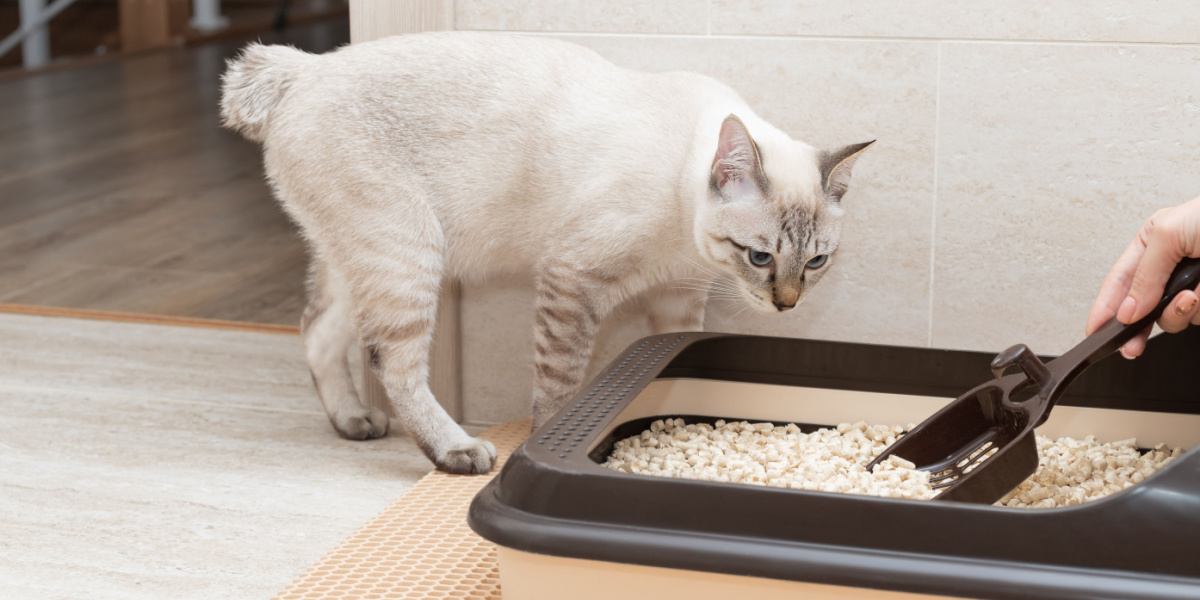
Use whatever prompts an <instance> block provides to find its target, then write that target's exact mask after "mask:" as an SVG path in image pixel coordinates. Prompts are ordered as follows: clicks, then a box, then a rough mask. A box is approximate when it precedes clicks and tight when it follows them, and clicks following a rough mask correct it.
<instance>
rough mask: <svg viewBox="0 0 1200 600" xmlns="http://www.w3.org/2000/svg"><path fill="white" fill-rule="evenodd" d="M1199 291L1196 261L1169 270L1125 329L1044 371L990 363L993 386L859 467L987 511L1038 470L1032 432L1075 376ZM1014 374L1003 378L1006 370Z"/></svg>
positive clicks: (1023, 351) (1020, 350) (1018, 358)
mask: <svg viewBox="0 0 1200 600" xmlns="http://www.w3.org/2000/svg"><path fill="white" fill-rule="evenodd" d="M1197 283H1200V259H1194V258H1188V259H1184V260H1183V261H1182V262H1180V263H1179V266H1177V267H1175V271H1174V272H1172V273H1171V277H1170V278H1169V279H1168V280H1167V286H1166V290H1165V291H1164V293H1163V296H1162V300H1160V301H1159V302H1158V305H1157V306H1155V307H1154V310H1152V311H1150V313H1149V314H1147V315H1146V316H1145V317H1142V318H1141V319H1140V320H1138V321H1137V322H1135V323H1131V324H1129V325H1125V324H1122V323H1121V322H1119V321H1117V320H1116V318H1113V319H1111V320H1109V322H1108V323H1105V324H1104V326H1102V327H1100V329H1097V330H1096V332H1095V333H1093V334H1092V335H1090V336H1088V337H1087V339H1085V340H1083V342H1081V343H1080V344H1079V345H1078V346H1075V347H1074V348H1072V349H1070V350H1069V351H1067V353H1066V354H1063V355H1062V356H1060V357H1058V358H1056V359H1054V360H1052V361H1050V362H1049V363H1044V362H1042V360H1041V359H1040V358H1038V357H1037V355H1036V354H1034V353H1033V351H1032V350H1030V349H1029V347H1028V346H1026V345H1025V344H1017V345H1016V346H1013V347H1011V348H1009V349H1007V350H1005V351H1004V352H1001V353H1000V354H997V355H996V358H994V359H992V365H991V366H992V375H993V376H994V377H995V378H994V379H993V380H991V381H988V382H987V383H984V384H982V385H979V386H978V387H975V388H974V389H972V390H970V391H968V392H967V393H965V394H963V395H962V396H959V397H958V398H957V399H955V400H954V401H953V402H951V403H950V404H948V405H946V406H945V408H942V409H941V410H939V411H938V412H937V413H935V414H934V415H933V416H931V417H929V418H928V419H926V420H925V421H924V422H922V423H921V424H920V425H918V426H917V427H915V428H914V429H913V430H912V431H910V432H908V433H907V434H905V435H904V436H903V437H901V438H900V439H899V440H897V441H896V443H894V444H892V445H891V446H890V447H888V448H887V449H886V450H884V451H883V453H882V454H880V455H879V456H877V457H875V459H874V460H872V461H871V462H870V464H868V465H867V469H868V470H871V469H874V467H875V465H877V464H879V463H881V462H883V461H885V460H887V459H888V458H889V457H891V456H899V457H901V458H903V459H905V460H908V461H910V462H912V463H914V464H915V465H916V466H917V468H918V469H921V470H923V471H928V472H929V473H930V479H929V482H930V484H931V485H932V487H933V489H934V490H936V491H938V495H937V496H936V499H938V500H954V501H958V502H981V503H986V504H992V503H994V502H996V501H998V500H1000V499H1001V498H1003V497H1004V496H1005V495H1006V494H1008V493H1009V492H1011V491H1012V490H1013V489H1015V488H1016V487H1017V486H1018V485H1020V484H1021V482H1022V481H1025V479H1026V478H1027V477H1029V476H1030V475H1033V473H1034V471H1036V470H1037V467H1038V452H1037V443H1036V436H1035V435H1034V430H1035V429H1036V428H1037V427H1038V426H1040V425H1041V424H1042V423H1043V422H1045V420H1046V418H1047V417H1049V416H1050V410H1051V409H1052V408H1054V402H1055V401H1056V400H1058V398H1059V397H1060V396H1062V393H1063V392H1064V391H1065V390H1066V389H1067V386H1069V385H1070V384H1071V381H1073V380H1074V379H1075V377H1076V376H1077V375H1079V374H1080V373H1082V372H1083V371H1084V370H1085V369H1087V368H1088V367H1090V366H1092V365H1093V364H1095V363H1096V362H1098V361H1099V360H1100V359H1102V358H1104V357H1106V356H1108V355H1109V354H1111V353H1113V352H1114V351H1116V350H1117V349H1118V348H1120V347H1121V346H1122V345H1123V344H1124V343H1125V342H1127V341H1129V340H1130V339H1132V338H1133V337H1134V336H1135V335H1137V334H1138V333H1139V332H1141V331H1143V330H1144V329H1146V328H1147V327H1150V326H1151V325H1152V324H1153V323H1154V321H1156V320H1157V319H1158V318H1159V317H1160V316H1162V313H1163V311H1164V310H1166V308H1167V305H1169V304H1170V303H1171V300H1172V299H1173V298H1174V297H1175V295H1176V294H1178V293H1179V292H1182V291H1183V290H1186V289H1194V288H1195V287H1196V285H1197ZM1014 365H1015V366H1016V367H1018V371H1016V372H1013V373H1010V374H1005V373H1006V372H1007V371H1008V370H1009V368H1010V367H1012V366H1014Z"/></svg>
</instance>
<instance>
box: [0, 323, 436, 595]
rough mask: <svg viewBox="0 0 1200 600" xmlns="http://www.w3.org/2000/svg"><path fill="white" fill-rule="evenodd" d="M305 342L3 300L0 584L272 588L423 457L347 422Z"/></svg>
mask: <svg viewBox="0 0 1200 600" xmlns="http://www.w3.org/2000/svg"><path fill="white" fill-rule="evenodd" d="M222 349H224V353H223V354H222ZM297 350H298V347H297V338H296V336H279V335H270V334H259V333H250V332H232V331H215V330H207V329H192V328H175V327H166V326H150V325H133V324H127V323H107V322H98V321H83V320H75V319H57V318H47V317H31V316H20V315H0V365H3V368H2V369H0V556H4V560H0V597H3V598H102V599H109V598H111V599H118V598H120V599H130V598H235V597H236V598H265V597H269V596H270V595H272V594H273V593H275V592H277V591H279V590H280V589H281V588H282V587H283V586H284V585H285V584H286V583H287V582H288V581H290V580H292V579H293V578H294V577H295V576H296V575H298V574H299V573H300V572H301V571H303V570H304V568H305V567H306V566H307V565H309V564H311V563H312V562H313V561H315V560H316V559H317V558H319V557H320V556H321V555H323V554H325V553H326V552H328V551H329V550H330V549H331V548H332V547H333V546H334V545H335V544H337V543H338V542H339V541H340V540H341V539H343V538H344V537H345V536H347V535H349V534H350V533H351V532H353V531H354V530H355V529H357V528H358V527H359V526H360V525H361V524H362V523H364V522H366V521H367V520H368V519H370V518H371V517H372V516H374V515H375V514H377V513H378V512H379V511H381V510H383V508H384V507H386V506H387V505H388V504H390V503H391V502H392V501H394V499H395V498H396V497H398V496H399V495H400V494H402V493H403V492H404V490H406V489H407V488H408V487H409V486H410V485H412V483H413V482H414V481H415V480H416V479H417V478H419V477H420V476H421V475H423V474H424V473H426V472H428V470H429V469H430V464H429V462H428V461H427V460H425V458H424V457H423V456H422V455H421V453H420V451H419V450H418V449H417V448H416V446H415V444H413V443H412V441H411V440H409V439H408V438H406V437H404V436H403V435H399V434H398V433H397V434H396V435H391V436H389V437H387V438H384V439H381V440H375V441H372V442H369V443H361V442H350V441H346V440H342V439H340V438H338V437H337V435H336V434H335V433H334V432H333V430H332V428H331V427H330V426H329V424H328V422H327V420H326V419H325V417H324V415H323V414H321V413H320V409H319V407H318V406H317V404H316V400H315V398H314V397H313V395H312V391H311V389H306V388H307V385H305V386H302V385H300V384H301V382H304V381H305V380H306V379H307V373H306V369H305V368H304V366H303V359H302V358H301V357H300V356H299V353H298V352H297ZM222 355H223V358H221V357H222Z"/></svg>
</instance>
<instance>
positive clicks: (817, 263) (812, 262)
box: [804, 254, 829, 269]
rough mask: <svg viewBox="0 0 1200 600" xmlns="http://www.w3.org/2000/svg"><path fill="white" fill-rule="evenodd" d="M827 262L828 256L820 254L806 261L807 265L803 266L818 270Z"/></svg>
mask: <svg viewBox="0 0 1200 600" xmlns="http://www.w3.org/2000/svg"><path fill="white" fill-rule="evenodd" d="M828 260H829V255H828V254H820V255H817V256H814V257H812V258H810V259H808V263H807V264H805V265H804V266H805V267H808V268H809V269H820V268H821V267H823V266H825V262H826V261H828Z"/></svg>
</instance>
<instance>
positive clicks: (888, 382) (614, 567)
mask: <svg viewBox="0 0 1200 600" xmlns="http://www.w3.org/2000/svg"><path fill="white" fill-rule="evenodd" d="M991 358H992V355H990V354H984V353H977V352H963V351H950V350H937V349H928V348H905V347H894V346H881V345H867V344H852V343H839V342H828V341H814V340H799V339H787V338H771V337H754V336H740V335H722V334H711V333H686V334H668V335H661V336H654V337H649V338H645V339H643V340H640V341H639V342H637V343H635V344H634V345H632V346H631V347H630V348H629V349H627V350H626V351H625V352H624V353H623V354H622V355H621V356H619V357H618V358H616V359H615V360H614V361H613V362H612V364H611V365H609V366H608V368H607V369H606V370H605V371H604V372H602V373H601V374H600V375H599V376H597V378H596V379H595V380H594V381H592V383H591V384H590V385H588V386H587V387H586V388H585V389H583V390H582V391H581V392H580V393H579V394H578V395H577V396H576V397H575V398H574V399H573V401H572V402H571V403H570V404H569V405H568V406H566V407H565V408H564V409H563V410H562V411H561V412H560V413H559V414H558V415H556V416H555V417H554V418H552V419H551V420H550V421H549V422H548V423H546V424H545V425H544V426H543V427H541V428H540V429H538V430H537V431H536V432H534V433H533V435H532V436H531V437H530V438H529V440H528V441H527V442H526V443H525V444H524V445H523V446H521V447H520V448H519V449H518V450H517V451H516V452H515V453H514V455H513V456H512V457H511V458H510V459H509V461H508V463H507V464H506V465H505V467H504V469H503V470H502V471H501V472H500V474H499V475H498V476H497V477H496V478H495V479H494V480H493V481H492V482H491V483H489V484H488V485H487V486H486V487H485V488H484V489H483V490H482V491H481V492H480V493H479V495H478V496H476V497H475V499H474V501H473V503H472V504H471V509H470V514H469V521H470V525H471V527H472V528H473V529H474V530H475V531H476V532H477V533H479V534H480V535H481V536H483V537H484V538H487V539H488V540H491V541H493V542H495V543H496V544H497V546H498V557H499V562H500V577H501V586H502V589H503V594H504V598H505V599H506V600H535V599H536V600H551V599H554V600H558V599H561V598H570V599H571V600H600V599H603V600H612V599H613V598H687V599H705V598H721V599H730V598H755V599H776V598H847V597H864V596H872V597H881V598H915V597H923V596H924V597H928V596H966V597H976V598H979V597H983V598H1200V450H1197V449H1196V448H1197V447H1198V446H1200V444H1198V443H1197V442H1198V441H1200V389H1197V385H1196V380H1195V379H1192V377H1191V375H1193V374H1194V373H1195V372H1194V371H1193V369H1195V368H1196V367H1197V365H1200V328H1193V329H1192V330H1191V331H1189V332H1185V333H1182V334H1177V335H1173V336H1162V337H1159V338H1156V339H1155V340H1153V341H1152V342H1151V344H1150V348H1149V350H1148V351H1147V353H1146V356H1144V357H1143V358H1141V359H1139V360H1137V361H1126V360H1123V359H1121V358H1120V357H1119V356H1115V355H1114V356H1113V357H1109V358H1108V359H1105V360H1104V361H1102V362H1101V363H1099V364H1097V365H1096V366H1094V367H1092V368H1091V369H1090V370H1089V371H1087V372H1086V373H1085V374H1084V375H1083V376H1081V377H1080V378H1079V379H1077V380H1076V382H1075V383H1074V384H1073V385H1072V386H1071V388H1070V390H1069V392H1068V394H1067V395H1066V396H1065V397H1063V398H1062V400H1060V402H1059V405H1058V407H1057V408H1055V410H1054V412H1053V414H1052V416H1051V417H1050V420H1049V421H1047V422H1046V423H1045V424H1044V425H1043V426H1042V427H1041V428H1040V429H1039V431H1040V432H1041V433H1042V434H1044V435H1049V436H1060V435H1070V436H1073V437H1084V436H1087V435H1094V436H1096V437H1097V438H1099V439H1100V440H1102V441H1113V440H1119V439H1126V438H1130V437H1136V438H1137V439H1138V442H1139V444H1140V445H1142V446H1146V447H1149V446H1153V445H1155V444H1157V443H1160V442H1161V443H1166V444H1168V445H1171V446H1177V447H1184V448H1191V450H1190V451H1188V452H1187V453H1185V454H1184V455H1182V456H1180V457H1178V458H1176V459H1175V460H1174V461H1172V462H1171V463H1169V464H1168V465H1167V466H1166V467H1165V468H1164V469H1162V470H1161V471H1159V472H1158V473H1156V474H1155V475H1153V476H1151V477H1149V478H1147V479H1146V480H1144V481H1143V482H1141V483H1139V484H1137V485H1135V486H1133V487H1131V488H1128V489H1126V490H1124V491H1123V492H1119V493H1117V494H1114V495H1111V496H1108V497H1105V498H1102V499H1099V500H1096V501H1093V502H1089V503H1086V504H1082V505H1078V506H1073V507H1067V508H1054V509H1016V508H1000V507H995V506H989V505H978V504H966V503H958V502H952V501H945V500H942V501H939V500H900V499H888V498H878V497H872V496H858V495H845V494H835V493H823V492H814V491H802V490H795V489H785V488H769V487H762V486H754V485H745V484H737V483H718V482H704V481H695V480H684V479H670V478H662V477H652V476H646V475H636V474H627V473H623V472H619V471H614V470H611V469H608V468H605V467H603V466H601V464H600V463H601V462H602V461H603V460H604V458H605V457H606V456H607V454H608V452H609V451H610V450H611V448H612V445H613V444H614V443H615V441H616V440H619V439H622V438H624V437H628V436H630V435H635V434H637V433H638V432H640V431H642V430H643V429H645V428H646V427H647V426H648V425H649V423H650V422H651V421H653V420H654V419H657V418H663V417H682V418H685V419H687V420H713V419H715V418H725V419H738V420H740V419H746V420H750V421H774V422H794V423H798V424H805V425H808V426H812V425H820V426H829V425H835V424H837V423H841V422H855V421H867V422H869V423H887V424H906V423H916V422H920V421H921V420H922V419H923V418H925V417H926V416H928V415H929V414H931V413H933V412H934V411H935V410H936V409H937V408H938V407H940V406H942V405H943V404H945V403H946V402H948V401H949V399H952V398H954V397H955V396H957V395H958V394H960V393H961V392H962V391H963V390H966V389H969V388H970V387H973V386H974V385H976V384H978V383H979V382H980V381H983V380H985V379H987V378H988V377H989V376H990V372H989V362H990V360H991Z"/></svg>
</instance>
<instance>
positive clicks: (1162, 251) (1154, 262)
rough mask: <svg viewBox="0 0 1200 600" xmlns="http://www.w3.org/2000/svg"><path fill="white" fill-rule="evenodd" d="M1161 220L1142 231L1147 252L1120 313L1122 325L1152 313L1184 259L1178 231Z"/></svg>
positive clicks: (1135, 273) (1151, 218)
mask: <svg viewBox="0 0 1200 600" xmlns="http://www.w3.org/2000/svg"><path fill="white" fill-rule="evenodd" d="M1160 217H1161V215H1155V216H1153V217H1150V220H1148V221H1146V224H1145V225H1143V226H1142V230H1141V231H1139V232H1138V238H1139V241H1141V242H1142V243H1144V244H1145V245H1146V252H1145V253H1144V254H1142V260H1140V261H1138V266H1137V270H1136V271H1134V274H1133V284H1132V285H1131V286H1130V288H1129V295H1128V296H1127V297H1126V298H1125V300H1124V301H1122V302H1121V307H1120V308H1119V309H1118V310H1117V320H1118V321H1120V322H1122V323H1125V324H1129V323H1132V322H1134V321H1137V320H1138V319H1141V318H1142V317H1145V316H1146V315H1148V314H1150V311H1151V310H1153V309H1154V307H1155V306H1157V305H1158V303H1159V301H1160V300H1161V299H1162V294H1163V288H1164V287H1166V285H1167V277H1169V276H1170V275H1171V271H1172V270H1174V269H1175V265H1177V264H1179V261H1180V260H1181V259H1183V251H1182V249H1181V246H1182V245H1181V244H1180V243H1179V236H1178V234H1177V233H1176V231H1175V229H1174V228H1172V227H1170V226H1169V225H1167V224H1165V223H1162V222H1160V221H1162V219H1161V218H1160Z"/></svg>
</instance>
